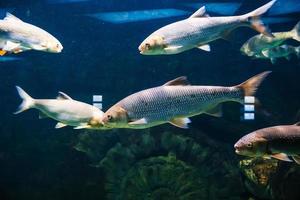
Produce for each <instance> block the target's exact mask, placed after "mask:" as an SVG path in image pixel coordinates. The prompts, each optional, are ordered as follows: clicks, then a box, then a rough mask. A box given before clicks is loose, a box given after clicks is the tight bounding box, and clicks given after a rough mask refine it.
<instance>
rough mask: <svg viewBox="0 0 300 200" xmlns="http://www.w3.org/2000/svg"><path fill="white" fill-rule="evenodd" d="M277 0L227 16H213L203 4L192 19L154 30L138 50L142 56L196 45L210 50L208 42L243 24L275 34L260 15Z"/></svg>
mask: <svg viewBox="0 0 300 200" xmlns="http://www.w3.org/2000/svg"><path fill="white" fill-rule="evenodd" d="M275 2H276V0H273V1H270V2H269V3H267V4H265V5H264V6H262V7H260V8H258V9H256V10H254V11H252V12H250V13H248V14H244V15H240V16H227V17H210V16H208V15H207V14H206V9H205V6H203V7H201V8H200V9H199V10H197V11H196V12H195V13H194V14H192V15H191V16H190V17H189V18H187V19H184V20H181V21H177V22H175V23H172V24H169V25H167V26H164V27H162V28H160V29H158V30H157V31H155V32H153V33H152V34H151V35H150V36H148V37H147V38H146V39H145V40H144V41H143V42H142V43H141V44H140V45H139V47H138V49H139V51H140V53H141V54H142V55H170V54H178V53H181V52H184V51H187V50H190V49H193V48H199V49H202V50H205V51H210V46H209V44H208V43H209V42H211V41H214V40H217V39H219V38H226V37H227V36H228V34H229V33H230V32H231V31H232V30H234V29H236V28H238V27H241V26H248V27H249V26H250V27H252V28H253V29H255V30H256V31H258V32H260V33H263V34H265V35H267V36H269V37H272V34H271V33H270V31H269V30H268V29H267V28H266V27H265V26H264V25H263V23H262V21H261V20H260V16H261V15H262V14H264V13H265V12H267V11H268V9H269V8H270V7H271V6H272V5H273V4H274V3H275Z"/></svg>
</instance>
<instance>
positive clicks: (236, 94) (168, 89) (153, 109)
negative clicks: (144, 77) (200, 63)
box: [117, 86, 244, 126]
mask: <svg viewBox="0 0 300 200" xmlns="http://www.w3.org/2000/svg"><path fill="white" fill-rule="evenodd" d="M243 97H244V95H243V91H242V90H241V89H237V88H235V87H213V86H160V87H155V88H151V89H147V90H144V91H141V92H138V93H135V94H133V95H130V96H128V97H126V98H125V99H123V100H121V101H120V102H119V103H118V104H117V105H118V106H121V107H122V108H124V109H125V110H126V111H127V114H128V117H129V118H130V119H131V120H132V121H135V120H138V119H142V118H145V119H146V121H147V126H152V123H153V122H166V121H171V120H172V119H173V118H181V117H192V116H195V115H198V114H201V113H204V112H205V111H209V110H210V109H212V108H214V107H216V106H217V105H218V104H220V103H222V102H226V101H236V102H240V103H241V102H242V101H243Z"/></svg>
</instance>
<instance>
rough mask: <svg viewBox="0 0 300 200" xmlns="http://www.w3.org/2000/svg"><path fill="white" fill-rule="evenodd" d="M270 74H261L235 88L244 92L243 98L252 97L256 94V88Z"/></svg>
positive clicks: (268, 72) (266, 72)
mask: <svg viewBox="0 0 300 200" xmlns="http://www.w3.org/2000/svg"><path fill="white" fill-rule="evenodd" d="M270 73H271V71H265V72H262V73H260V74H258V75H256V76H253V77H252V78H250V79H248V80H247V81H245V82H244V83H242V84H240V85H238V86H236V87H238V88H241V89H242V90H243V91H244V95H245V96H253V95H254V94H255V93H256V90H257V88H258V86H259V85H260V84H261V82H262V81H263V80H264V79H265V78H266V77H267V76H268V75H269V74H270Z"/></svg>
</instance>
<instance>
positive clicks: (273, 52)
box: [262, 44, 300, 64]
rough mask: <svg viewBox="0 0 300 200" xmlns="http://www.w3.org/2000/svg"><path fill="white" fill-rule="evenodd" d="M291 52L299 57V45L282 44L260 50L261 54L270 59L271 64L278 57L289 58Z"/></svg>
mask: <svg viewBox="0 0 300 200" xmlns="http://www.w3.org/2000/svg"><path fill="white" fill-rule="evenodd" d="M292 54H295V55H296V56H297V57H298V58H300V46H298V47H294V46H291V45H286V44H284V45H281V46H279V47H274V48H271V49H266V50H263V51H262V55H263V56H264V57H265V58H267V59H270V60H271V63H272V64H275V63H276V60H277V59H278V58H286V59H287V60H290V59H291V55H292Z"/></svg>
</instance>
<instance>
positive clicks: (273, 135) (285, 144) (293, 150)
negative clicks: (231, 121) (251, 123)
mask: <svg viewBox="0 0 300 200" xmlns="http://www.w3.org/2000/svg"><path fill="white" fill-rule="evenodd" d="M234 148H235V152H236V153H237V154H238V155H242V156H248V157H263V158H267V159H269V158H275V159H278V160H282V161H288V162H292V161H293V160H294V161H295V162H296V163H297V164H299V165H300V123H299V122H298V123H296V124H294V125H281V126H273V127H268V128H263V129H259V130H256V131H254V132H251V133H249V134H247V135H245V136H244V137H242V138H241V139H239V140H238V141H237V142H236V144H235V145H234ZM290 157H291V158H292V159H293V160H291V159H290Z"/></svg>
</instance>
